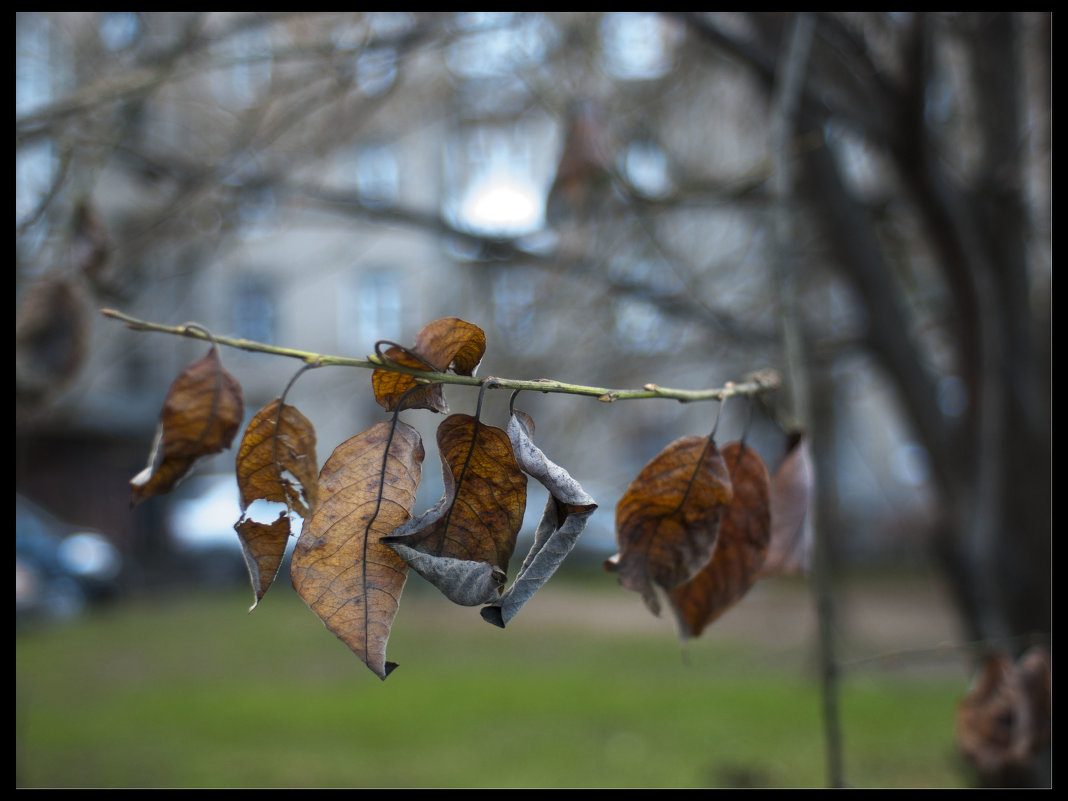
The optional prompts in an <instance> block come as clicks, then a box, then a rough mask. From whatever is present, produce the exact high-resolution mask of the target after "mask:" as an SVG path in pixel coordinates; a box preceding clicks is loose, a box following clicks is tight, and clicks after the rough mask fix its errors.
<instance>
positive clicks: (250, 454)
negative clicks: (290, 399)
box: [237, 398, 319, 517]
mask: <svg viewBox="0 0 1068 801" xmlns="http://www.w3.org/2000/svg"><path fill="white" fill-rule="evenodd" d="M279 404H281V400H280V399H278V398H276V399H275V400H273V401H271V402H270V403H268V404H267V405H266V406H264V407H263V408H262V409H260V410H259V411H258V412H256V414H255V416H254V417H253V418H252V420H251V422H249V424H248V428H246V429H245V435H244V436H243V437H242V438H241V444H240V445H239V446H238V449H237V486H238V489H239V490H240V493H241V511H242V512H244V511H245V510H246V509H248V507H249V505H250V504H251V503H252V502H253V501H257V500H264V501H272V502H275V503H284V504H285V505H286V506H288V507H289V508H290V509H293V510H295V511H296V512H297V513H298V514H299V515H300V516H301V517H307V516H308V515H309V514H311V511H312V510H313V509H314V508H315V501H316V498H317V497H318V492H319V478H318V473H319V465H318V463H317V462H316V460H315V428H314V427H313V426H312V424H311V422H310V421H309V420H308V418H307V417H305V416H304V415H303V414H301V413H300V412H299V411H297V409H295V408H294V407H292V406H288V405H283V406H282V409H281V413H279V409H278V407H279ZM287 474H288V475H291V476H292V477H293V478H295V479H296V481H297V483H298V484H299V488H298V487H297V486H294V484H293V482H292V481H291V480H290V479H289V477H288V476H287Z"/></svg>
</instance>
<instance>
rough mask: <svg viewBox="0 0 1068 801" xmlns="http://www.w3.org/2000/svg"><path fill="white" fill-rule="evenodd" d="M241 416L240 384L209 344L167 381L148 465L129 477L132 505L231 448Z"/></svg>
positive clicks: (171, 485) (169, 487)
mask: <svg viewBox="0 0 1068 801" xmlns="http://www.w3.org/2000/svg"><path fill="white" fill-rule="evenodd" d="M243 415H244V405H243V402H242V399H241V385H240V384H238V383H237V379H235V378H234V377H233V376H232V375H230V374H229V373H228V372H226V370H224V369H223V366H222V362H221V361H220V360H219V351H218V348H216V347H215V346H214V345H212V347H211V350H210V351H208V353H207V355H206V356H204V357H203V358H200V359H197V360H196V361H195V362H193V363H192V364H190V365H189V366H188V367H186V368H185V370H183V371H182V373H181V374H180V375H179V376H178V377H177V378H176V379H175V380H174V383H173V384H171V388H170V391H169V392H168V393H167V398H166V400H164V402H163V411H162V412H161V413H160V422H159V427H158V428H157V429H156V440H155V442H154V444H153V445H152V455H151V456H150V457H149V460H148V466H147V467H146V468H145V469H144V470H142V471H141V472H140V473H138V474H137V475H136V476H134V477H133V479H131V480H130V490H131V504H134V505H135V504H138V503H140V502H141V501H143V500H144V499H145V498H150V497H152V496H153V495H162V494H164V493H167V492H170V491H171V490H172V489H174V487H175V485H176V484H177V483H178V482H179V481H180V480H181V479H182V478H184V477H185V475H186V474H187V473H188V472H189V470H190V469H191V468H192V467H193V464H194V463H195V462H196V461H197V459H199V458H201V457H202V456H208V455H210V454H213V453H219V452H221V451H224V450H226V449H227V448H229V447H230V443H231V442H233V440H234V436H235V435H236V434H237V430H238V428H239V427H240V425H241V418H242V416H243Z"/></svg>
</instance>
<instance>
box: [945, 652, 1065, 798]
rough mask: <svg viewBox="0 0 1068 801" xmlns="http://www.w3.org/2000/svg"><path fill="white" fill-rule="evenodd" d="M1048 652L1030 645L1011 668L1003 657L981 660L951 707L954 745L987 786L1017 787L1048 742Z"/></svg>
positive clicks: (1050, 702) (1050, 705) (1050, 693)
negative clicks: (967, 687) (976, 672)
mask: <svg viewBox="0 0 1068 801" xmlns="http://www.w3.org/2000/svg"><path fill="white" fill-rule="evenodd" d="M1052 677H1053V673H1052V663H1051V660H1050V655H1049V651H1048V650H1046V649H1045V648H1043V647H1041V646H1035V647H1033V648H1031V649H1029V650H1028V651H1027V652H1026V653H1024V654H1023V655H1022V656H1021V657H1020V659H1019V661H1018V662H1017V663H1016V664H1015V665H1013V663H1012V659H1011V658H1010V657H1009V655H1008V654H1006V653H1004V652H1001V651H993V652H991V653H989V654H987V656H986V657H985V659H984V660H983V665H982V668H981V670H980V673H979V675H978V677H977V678H976V680H975V683H974V684H973V685H972V687H971V689H970V690H969V691H968V693H967V694H966V695H965V696H964V698H963V699H961V702H960V704H959V705H958V707H957V716H956V718H957V719H956V725H957V746H958V747H959V748H960V751H961V753H962V754H963V755H964V757H965V759H967V760H968V762H969V763H971V765H972V767H974V768H975V770H976V772H977V773H978V774H979V775H980V776H981V777H982V778H983V780H984V783H986V784H988V785H1005V786H1009V785H1012V784H1018V783H1019V782H1021V781H1022V780H1024V778H1025V777H1026V775H1027V773H1028V772H1029V770H1030V766H1031V762H1032V760H1033V759H1034V755H1035V754H1036V753H1038V752H1039V751H1041V750H1042V749H1043V748H1045V747H1046V745H1048V744H1049V741H1050V733H1051V730H1052V724H1051V721H1052V715H1053V690H1052V686H1053V685H1052V681H1053V678H1052Z"/></svg>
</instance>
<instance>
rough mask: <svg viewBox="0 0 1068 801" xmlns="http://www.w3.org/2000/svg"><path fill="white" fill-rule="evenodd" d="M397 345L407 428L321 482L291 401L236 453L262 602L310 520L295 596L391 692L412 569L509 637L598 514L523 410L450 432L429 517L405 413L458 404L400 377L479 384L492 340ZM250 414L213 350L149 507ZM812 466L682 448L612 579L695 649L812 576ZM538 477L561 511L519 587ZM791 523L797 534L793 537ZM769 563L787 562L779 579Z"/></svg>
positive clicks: (387, 401) (395, 399)
mask: <svg viewBox="0 0 1068 801" xmlns="http://www.w3.org/2000/svg"><path fill="white" fill-rule="evenodd" d="M385 344H389V345H390V347H389V348H388V349H387V350H385V351H384V352H382V351H379V355H380V357H381V358H382V360H383V361H384V362H385V365H386V367H385V368H384V369H379V370H375V372H374V373H373V375H372V387H373V390H374V393H375V398H376V400H377V401H378V403H379V404H381V405H382V406H383V407H384V408H385V409H386V410H387V411H389V412H392V418H391V420H389V421H382V422H379V423H376V424H375V425H373V426H371V427H370V428H369V429H367V430H366V431H364V432H362V433H360V434H357V435H356V436H354V437H352V438H350V439H348V440H346V441H345V442H343V443H341V444H340V445H339V446H338V447H337V448H336V449H335V450H334V452H333V453H332V454H331V455H330V457H329V458H328V459H327V460H326V462H325V463H324V464H323V465H322V468H321V469H319V467H318V462H317V459H316V453H315V446H316V437H315V430H314V427H313V426H312V424H311V422H310V421H309V420H308V419H307V418H306V417H304V415H302V414H301V413H300V412H299V411H298V410H297V409H296V408H294V407H293V406H289V405H287V404H286V403H285V399H284V394H283V397H282V398H278V399H276V400H274V401H271V402H270V403H268V404H267V405H266V406H265V407H264V408H262V409H260V410H259V411H258V412H257V413H256V414H255V415H254V416H253V417H252V420H251V422H250V423H249V424H248V426H247V428H246V429H245V432H244V435H243V436H242V438H241V441H240V444H239V446H238V449H237V459H236V471H237V478H238V487H239V491H240V504H241V510H242V517H241V519H240V520H239V521H238V522H237V523H236V524H235V526H234V528H235V529H236V531H237V534H238V536H239V538H240V540H241V544H242V548H243V550H244V554H245V561H246V563H247V565H248V570H249V576H250V579H251V582H252V587H253V591H254V593H255V596H256V602H257V603H258V602H259V601H260V599H262V597H263V595H264V593H266V592H267V590H268V588H269V587H270V586H271V583H272V582H273V581H274V578H275V576H276V574H277V573H278V570H279V567H280V566H281V564H282V559H283V555H284V554H285V550H286V544H287V541H288V539H289V536H290V520H289V518H290V514H295V515H297V516H299V517H301V518H303V525H302V529H301V532H300V535H299V538H298V539H297V542H296V547H295V549H294V552H293V558H292V564H291V568H290V575H291V579H292V582H293V586H294V587H295V588H296V590H297V592H298V593H299V594H300V596H301V597H302V598H303V599H304V601H305V602H306V603H307V604H308V606H309V607H310V608H311V610H312V611H313V612H314V613H315V614H316V615H317V616H318V617H319V618H320V620H322V622H323V623H324V624H325V625H326V627H327V628H328V629H329V630H330V631H332V632H333V633H334V634H335V635H336V636H337V637H338V638H339V639H341V640H342V641H343V642H344V643H345V644H346V645H347V646H348V647H349V648H350V649H351V650H352V651H353V652H354V653H355V654H356V655H357V656H359V657H360V659H361V660H363V662H364V663H365V664H366V665H367V666H368V667H369V668H370V669H371V670H372V671H373V672H374V673H375V674H376V675H377V676H379V677H380V678H382V679H384V678H386V676H388V675H389V673H390V672H391V671H392V670H393V669H394V668H395V667H396V664H395V663H393V662H390V661H387V659H386V647H387V644H388V640H389V634H390V629H391V627H392V624H393V620H394V619H395V617H396V614H397V611H398V608H399V605H400V597H401V593H402V591H403V589H404V584H405V581H406V580H407V576H408V571H409V570H414V571H415V572H416V573H418V574H419V575H420V576H422V577H423V578H425V579H426V580H427V581H429V582H431V583H432V584H433V585H434V586H435V587H437V588H438V589H439V590H440V591H441V592H442V594H443V595H445V596H446V597H447V598H449V599H450V600H452V601H453V602H455V603H458V604H462V605H466V606H481V607H482V610H481V614H482V617H484V618H485V619H486V620H487V621H488V622H490V623H493V624H494V625H497V626H500V627H502V628H503V627H504V626H505V625H506V624H507V623H508V622H509V621H510V620H511V619H512V618H514V617H515V615H516V614H517V613H518V612H519V610H520V609H521V608H522V607H523V605H524V604H525V603H526V602H527V601H528V600H530V598H531V597H532V596H533V595H534V593H535V592H536V591H537V590H538V589H539V588H540V587H541V586H542V585H543V584H545V582H546V581H548V580H549V578H550V577H551V576H552V575H553V574H554V573H555V571H556V570H557V568H558V567H559V566H560V564H561V563H562V562H563V561H564V559H565V558H566V557H567V555H568V554H569V553H570V552H571V550H572V548H573V547H574V545H575V543H576V541H577V540H578V537H579V536H580V535H581V533H582V531H583V530H584V528H585V526H586V522H587V520H588V519H589V517H590V515H591V514H593V512H594V510H595V509H596V508H597V504H596V503H595V502H594V500H593V498H591V497H590V496H589V495H588V494H587V493H586V492H585V491H584V490H583V489H582V487H581V485H580V484H579V483H578V482H577V481H576V480H575V479H574V478H572V476H571V475H570V474H569V473H568V472H567V471H566V470H565V469H564V468H562V467H560V466H559V465H557V464H555V463H554V462H552V461H551V460H550V459H549V458H548V457H546V455H545V454H544V453H543V452H542V451H541V450H540V449H539V448H538V447H537V446H536V445H535V444H534V421H533V419H532V418H531V417H530V416H529V415H527V414H525V413H524V412H521V411H518V410H513V411H512V412H511V415H510V418H509V422H508V426H507V428H506V429H500V428H496V427H494V426H491V425H488V424H486V423H485V422H483V421H482V420H481V419H480V418H479V416H478V414H476V415H474V416H471V415H467V414H451V415H448V416H447V417H446V418H445V419H444V420H443V421H442V422H441V423H440V424H439V425H438V428H437V441H438V448H439V452H440V456H441V463H442V464H441V469H442V476H443V483H444V493H443V495H442V497H441V500H439V501H438V502H437V504H435V505H434V506H433V507H432V508H431V509H429V510H428V511H426V512H424V513H423V514H421V515H419V516H413V508H414V505H415V499H416V491H417V489H418V486H419V481H420V477H421V473H422V463H423V458H424V450H423V444H422V439H421V437H420V434H419V432H418V431H417V430H416V429H415V428H413V427H412V426H410V425H408V424H407V423H405V422H403V421H402V420H400V419H399V413H400V412H401V411H404V410H410V409H429V410H431V411H435V412H440V413H443V414H447V412H448V405H447V403H446V402H445V397H444V393H443V385H442V384H441V383H433V382H431V381H430V380H429V379H428V378H423V377H422V376H419V375H418V374H415V375H413V374H410V373H402V372H396V371H393V370H390V369H388V367H390V366H401V367H404V368H408V369H409V370H412V371H417V373H418V372H425V373H428V374H430V373H442V372H446V371H453V372H455V373H458V374H461V375H467V376H470V375H473V374H474V371H475V369H476V368H477V366H478V364H479V362H480V361H481V359H482V356H483V354H484V352H485V348H486V338H485V334H484V333H483V332H482V330H481V329H480V328H478V327H477V326H475V325H472V324H471V323H468V322H465V321H463V320H459V319H456V318H447V319H443V320H437V321H435V322H432V323H430V324H429V325H427V326H426V327H424V328H423V329H422V330H421V331H420V332H419V334H418V336H417V337H416V343H415V345H414V346H413V347H411V348H404V347H401V346H399V345H394V344H392V343H385ZM243 411H244V409H243V405H242V399H241V388H240V386H239V385H238V383H237V381H236V380H235V379H234V378H233V377H232V376H231V375H230V374H229V373H227V372H226V371H225V370H224V369H223V367H222V365H221V363H220V360H219V355H218V350H217V348H216V347H215V346H214V345H213V346H212V348H211V350H210V351H209V353H208V354H207V355H206V356H205V357H203V358H202V359H199V360H198V361H196V362H194V363H193V364H191V365H190V366H189V367H188V368H186V370H185V371H183V373H182V374H181V375H180V376H179V377H178V378H177V379H176V381H175V382H174V385H173V386H172V387H171V390H170V393H169V394H168V396H167V399H166V401H165V403H164V406H163V412H162V414H161V419H160V425H159V431H158V433H157V437H156V444H155V446H154V447H153V452H152V457H151V458H150V461H149V465H148V466H147V467H146V468H145V469H144V470H143V471H142V472H141V473H140V474H139V475H138V476H136V477H135V478H134V479H133V480H132V481H131V490H132V500H133V502H134V503H137V502H139V501H142V500H144V499H146V498H148V497H151V496H153V495H158V494H161V493H165V492H168V491H169V490H171V489H172V488H173V487H174V486H175V485H176V484H177V482H178V481H179V480H181V478H182V477H184V476H185V475H186V474H187V473H188V472H189V470H190V469H191V468H192V466H193V464H194V463H195V462H196V461H197V460H198V459H199V458H200V457H202V456H205V455H208V454H212V453H218V452H219V451H221V450H224V449H226V448H228V447H230V444H231V442H232V441H233V439H234V437H235V435H236V433H237V430H238V428H239V426H240V422H241V419H242V417H243ZM801 447H803V444H802V446H801ZM797 453H798V452H797V451H795V452H794V453H793V454H791V457H789V458H788V459H787V460H786V461H785V462H784V466H786V469H788V470H789V469H792V471H793V472H790V473H788V474H784V473H782V471H780V473H779V474H777V476H776V478H775V479H771V478H769V476H768V472H767V470H766V468H765V467H764V464H763V462H762V461H761V459H760V457H759V456H758V455H757V454H756V452H755V451H754V450H752V449H751V448H748V447H746V446H745V445H744V444H743V443H730V444H728V445H726V446H725V447H724V448H723V449H722V452H721V451H720V449H719V448H718V447H717V445H716V443H715V442H714V440H713V439H712V437H685V438H683V439H680V440H678V441H677V442H674V443H672V444H671V445H669V446H668V447H667V448H666V449H665V450H664V451H663V452H662V453H661V454H660V455H659V456H657V457H656V458H655V459H654V460H653V461H652V462H650V463H649V464H648V465H646V467H645V468H644V469H643V470H642V472H641V473H640V474H639V476H638V477H637V478H636V479H635V480H634V482H633V483H632V484H631V486H630V488H628V490H627V492H626V494H625V495H624V497H623V498H622V499H621V500H620V502H619V505H618V507H617V512H616V513H617V533H618V539H619V545H620V554H619V555H618V556H617V557H614V558H613V559H612V560H609V563H608V566H609V567H610V568H611V569H613V570H618V571H619V574H620V582H621V583H622V584H623V586H624V587H626V588H628V589H631V590H635V591H637V592H639V593H641V595H642V597H643V599H644V600H645V602H646V604H647V605H648V606H649V608H650V609H652V610H653V611H654V612H657V611H658V610H659V601H658V599H657V596H656V591H655V589H654V585H655V586H656V587H659V588H661V589H662V590H663V591H666V593H667V597H668V599H669V601H670V603H671V605H672V607H673V609H674V610H675V612H676V614H677V616H678V619H679V624H680V631H681V634H682V636H683V637H684V638H686V637H692V636H697V635H698V634H700V633H701V631H702V630H703V629H704V627H705V626H707V625H708V624H709V623H710V622H712V620H714V619H715V618H716V617H718V616H719V615H721V614H723V612H724V611H726V610H727V609H728V608H729V607H730V606H731V605H733V604H734V603H735V602H737V601H738V600H739V599H740V598H741V597H742V596H743V595H744V594H745V592H746V591H747V590H748V588H749V587H750V586H751V585H752V583H753V582H754V581H755V580H756V579H757V578H759V577H761V576H763V575H768V574H771V573H777V572H782V571H784V570H791V569H797V568H799V567H800V566H801V563H802V560H803V556H802V555H803V552H804V550H805V541H804V534H803V532H804V525H803V519H804V516H805V509H806V508H807V496H808V492H809V490H810V488H811V471H810V470H808V471H805V470H803V469H799V468H798V467H797V462H798V460H799V459H800V458H801V457H799V456H798V455H797ZM790 465H794V466H793V468H789V466H790ZM528 476H533V477H534V478H535V479H537V480H538V481H539V482H540V483H541V484H543V485H544V486H545V487H546V488H547V490H548V491H549V498H548V500H547V502H546V506H545V509H544V511H543V513H542V518H541V522H540V524H539V525H538V528H537V531H536V532H535V535H534V543H533V545H532V546H531V549H530V552H529V553H528V554H527V555H526V557H525V559H524V561H523V564H522V566H521V567H520V568H519V570H518V572H517V573H516V574H515V576H514V577H513V580H512V583H511V585H510V586H509V585H508V584H507V581H508V568H509V563H510V561H511V558H512V556H513V552H514V550H515V546H516V539H517V536H518V534H519V530H520V527H521V525H522V522H523V516H524V512H525V509H526V499H527V477H528ZM776 481H778V482H780V483H781V484H782V486H781V487H779V486H778V485H777V484H776ZM776 495H781V496H783V497H784V498H786V499H787V500H786V502H785V504H784V505H782V511H776V506H775V502H774V498H775V496H776ZM261 500H262V501H272V502H275V503H282V504H285V506H286V508H287V510H288V511H287V512H283V513H282V514H281V515H280V516H279V517H278V518H277V519H276V520H274V521H273V522H270V523H261V522H258V521H256V520H254V519H252V518H251V517H249V516H248V514H247V513H248V510H249V508H250V506H251V505H252V504H253V503H255V502H256V501H261ZM776 518H780V519H781V520H782V521H783V522H782V523H781V524H780V525H779V526H778V528H776V523H777V522H778V521H777V520H776ZM783 532H785V533H783ZM769 552H771V553H774V554H777V557H776V560H777V561H776V563H775V565H774V566H773V567H770V568H769V564H768V561H767V559H766V557H767V554H768V553H769Z"/></svg>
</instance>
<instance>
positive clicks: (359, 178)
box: [356, 144, 400, 209]
mask: <svg viewBox="0 0 1068 801" xmlns="http://www.w3.org/2000/svg"><path fill="white" fill-rule="evenodd" d="M356 193H357V194H358V195H359V197H360V202H361V203H363V204H364V205H365V206H368V207H369V208H376V209H377V208H388V207H389V206H394V205H396V203H397V200H398V199H399V197H400V172H399V168H398V166H397V156H396V154H395V153H394V152H393V148H392V147H391V146H389V145H386V144H373V145H367V146H366V147H361V148H360V149H359V150H358V151H357V152H356Z"/></svg>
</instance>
